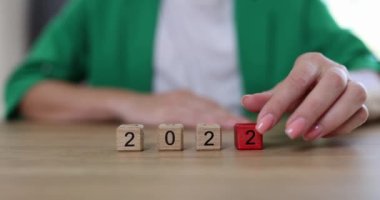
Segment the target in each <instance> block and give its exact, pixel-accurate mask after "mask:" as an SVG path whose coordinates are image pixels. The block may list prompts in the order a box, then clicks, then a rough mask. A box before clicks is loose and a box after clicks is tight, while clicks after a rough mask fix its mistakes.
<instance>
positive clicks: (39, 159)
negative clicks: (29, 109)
mask: <svg viewBox="0 0 380 200" xmlns="http://www.w3.org/2000/svg"><path fill="white" fill-rule="evenodd" d="M116 127H117V125H114V124H113V125H110V124H108V125H101V124H92V125H88V124H87V125H47V124H32V123H20V122H19V123H11V124H2V125H0V199H1V200H12V199H25V200H33V199H49V200H50V199H54V200H60V199H65V200H67V199H81V200H85V199H91V200H97V199H107V200H113V199H115V200H116V199H118V200H121V199H166V200H170V199H191V200H198V199H210V200H213V199H215V200H222V199H228V200H232V199H278V200H281V199H292V200H293V199H326V200H327V199H328V200H330V199H334V200H335V199H344V200H347V199H355V200H362V199H376V200H379V199H380V125H376V124H372V125H367V126H366V127H364V128H361V129H360V130H358V131H356V134H353V135H350V136H346V137H342V138H337V139H330V140H323V141H319V142H316V143H305V142H303V141H301V140H299V141H290V140H289V139H288V138H286V137H285V136H284V134H283V132H282V130H283V127H281V126H280V127H277V128H276V129H275V130H274V131H272V133H269V134H267V135H266V136H265V138H264V141H265V150H263V151H237V150H235V148H234V146H233V135H232V132H231V131H225V133H224V135H223V150H222V151H213V152H197V151H195V143H194V140H195V135H194V131H193V130H187V131H186V132H185V150H184V151H182V152H158V151H157V150H156V131H155V128H153V129H152V128H151V129H146V130H145V139H146V141H145V144H146V145H145V146H146V150H145V151H143V152H132V153H131V152H117V151H116V150H115V129H116Z"/></svg>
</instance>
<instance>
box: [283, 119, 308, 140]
mask: <svg viewBox="0 0 380 200" xmlns="http://www.w3.org/2000/svg"><path fill="white" fill-rule="evenodd" d="M305 125H306V120H305V119H304V118H301V117H300V118H297V119H296V120H294V121H293V122H292V123H291V124H290V125H289V126H288V127H287V128H286V130H285V133H286V134H287V135H288V136H289V137H290V138H291V139H294V138H296V137H298V136H299V135H300V134H301V133H302V131H303V130H304V129H305Z"/></svg>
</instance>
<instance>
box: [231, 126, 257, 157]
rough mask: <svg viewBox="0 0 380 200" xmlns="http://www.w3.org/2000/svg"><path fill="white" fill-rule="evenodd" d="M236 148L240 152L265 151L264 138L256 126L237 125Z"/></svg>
mask: <svg viewBox="0 0 380 200" xmlns="http://www.w3.org/2000/svg"><path fill="white" fill-rule="evenodd" d="M234 129H235V147H236V149H238V150H261V149H263V136H262V134H261V133H259V132H258V131H257V130H256V124H254V123H247V124H236V125H235V128H234Z"/></svg>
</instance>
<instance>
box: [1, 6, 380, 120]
mask: <svg viewBox="0 0 380 200" xmlns="http://www.w3.org/2000/svg"><path fill="white" fill-rule="evenodd" d="M234 2H235V24H236V25H235V26H236V30H237V45H238V53H239V57H238V58H239V66H240V73H241V76H242V80H243V81H242V82H243V86H242V88H243V89H244V91H243V92H244V93H256V92H260V91H263V90H267V89H269V88H271V87H273V86H274V85H275V84H276V83H278V82H279V81H280V80H282V79H283V78H284V77H285V76H286V75H287V74H288V73H289V71H290V70H291V68H292V66H293V63H294V61H295V59H296V58H297V57H298V56H299V55H300V54H302V53H305V52H311V51H317V52H322V53H324V54H325V55H326V56H327V57H329V58H331V59H333V60H335V61H337V62H339V63H341V64H344V65H346V66H347V67H348V68H349V69H359V68H363V67H366V68H371V69H374V70H379V69H380V65H379V63H378V62H377V61H376V59H375V58H374V56H373V55H372V54H371V53H370V51H369V50H368V49H367V48H366V47H365V45H364V44H363V43H362V42H361V41H360V40H359V39H357V38H356V37H355V36H353V35H352V34H351V33H350V32H348V31H346V30H343V29H341V28H340V27H339V26H338V25H337V24H336V23H335V21H334V20H333V19H332V17H331V16H330V14H329V12H328V10H327V9H326V7H325V5H324V4H323V3H321V1H319V0H235V1H234ZM159 6H160V1H159V0H110V1H104V0H75V1H72V2H71V3H70V4H68V5H67V6H66V8H65V9H64V10H63V11H62V12H61V14H60V15H59V16H57V17H56V18H55V19H54V20H53V21H52V22H51V23H50V24H49V25H48V26H47V28H46V30H45V31H44V33H43V34H42V36H41V37H40V38H39V40H38V41H37V42H36V43H35V45H34V47H33V49H32V50H31V51H30V53H29V55H28V56H27V58H26V59H25V61H24V62H23V63H22V64H21V65H20V66H19V68H18V69H17V70H16V71H15V72H14V73H13V75H12V76H11V77H10V79H9V80H8V83H7V86H6V91H5V102H6V118H7V119H12V118H16V117H17V116H18V112H17V108H18V105H19V103H20V101H21V100H22V98H23V96H24V95H25V93H26V92H28V90H29V89H30V88H31V87H33V86H34V85H35V84H37V83H38V82H40V81H42V80H46V79H59V80H64V81H69V82H74V83H80V82H83V81H85V82H86V83H87V84H89V85H91V86H94V87H114V88H115V87H116V88H127V89H129V90H135V91H140V92H150V91H151V90H152V79H153V73H154V71H153V69H154V68H153V59H152V58H153V55H154V52H153V49H154V48H153V45H154V39H155V30H156V25H157V19H158V15H159ZM200 37H202V36H201V33H200Z"/></svg>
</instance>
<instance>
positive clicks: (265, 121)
mask: <svg viewBox="0 0 380 200" xmlns="http://www.w3.org/2000/svg"><path fill="white" fill-rule="evenodd" d="M273 124H274V116H273V115H272V114H266V115H265V116H264V117H263V118H261V120H259V123H258V125H257V127H256V129H257V131H259V133H262V134H264V133H265V132H267V131H268V130H269V129H270V128H272V126H273Z"/></svg>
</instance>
